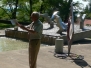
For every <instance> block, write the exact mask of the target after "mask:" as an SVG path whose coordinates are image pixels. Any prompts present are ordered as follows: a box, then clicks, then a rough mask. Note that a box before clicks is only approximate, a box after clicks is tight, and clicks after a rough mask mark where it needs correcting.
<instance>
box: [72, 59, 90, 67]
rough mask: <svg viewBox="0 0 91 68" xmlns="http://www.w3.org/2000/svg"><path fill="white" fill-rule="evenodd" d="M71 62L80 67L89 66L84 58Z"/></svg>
mask: <svg viewBox="0 0 91 68" xmlns="http://www.w3.org/2000/svg"><path fill="white" fill-rule="evenodd" d="M73 62H74V63H75V64H76V65H78V66H80V67H81V68H84V67H89V68H91V65H89V64H88V63H87V62H86V61H85V60H73Z"/></svg>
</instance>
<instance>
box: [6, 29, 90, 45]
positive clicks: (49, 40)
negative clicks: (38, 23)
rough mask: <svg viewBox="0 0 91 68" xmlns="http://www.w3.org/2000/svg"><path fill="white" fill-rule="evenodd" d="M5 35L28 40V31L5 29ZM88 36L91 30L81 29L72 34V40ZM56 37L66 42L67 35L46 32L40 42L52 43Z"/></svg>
mask: <svg viewBox="0 0 91 68" xmlns="http://www.w3.org/2000/svg"><path fill="white" fill-rule="evenodd" d="M5 36H6V37H10V38H16V39H22V40H26V41H28V32H25V31H15V30H12V29H6V30H5ZM89 37H91V30H85V31H81V32H78V33H75V34H74V35H73V42H74V41H78V40H81V39H84V38H89ZM57 38H60V39H63V40H64V43H67V35H63V36H52V35H46V34H42V40H41V42H42V43H45V44H49V45H54V44H55V40H56V39H57Z"/></svg>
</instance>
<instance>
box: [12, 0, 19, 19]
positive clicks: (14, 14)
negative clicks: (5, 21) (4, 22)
mask: <svg viewBox="0 0 91 68" xmlns="http://www.w3.org/2000/svg"><path fill="white" fill-rule="evenodd" d="M17 7H18V0H16V3H15V8H14V12H13V13H12V18H13V19H16V12H17Z"/></svg>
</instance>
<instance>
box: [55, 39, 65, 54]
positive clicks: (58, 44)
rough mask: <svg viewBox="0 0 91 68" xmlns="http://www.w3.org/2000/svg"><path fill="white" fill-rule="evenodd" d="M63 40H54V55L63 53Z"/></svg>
mask: <svg viewBox="0 0 91 68" xmlns="http://www.w3.org/2000/svg"><path fill="white" fill-rule="evenodd" d="M63 45H64V42H63V39H56V40H55V53H63Z"/></svg>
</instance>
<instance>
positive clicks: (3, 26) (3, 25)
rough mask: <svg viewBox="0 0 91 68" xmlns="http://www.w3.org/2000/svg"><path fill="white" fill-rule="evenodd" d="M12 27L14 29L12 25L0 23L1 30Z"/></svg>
mask: <svg viewBox="0 0 91 68" xmlns="http://www.w3.org/2000/svg"><path fill="white" fill-rule="evenodd" d="M10 27H14V26H12V25H11V24H4V23H0V29H5V28H10Z"/></svg>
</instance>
